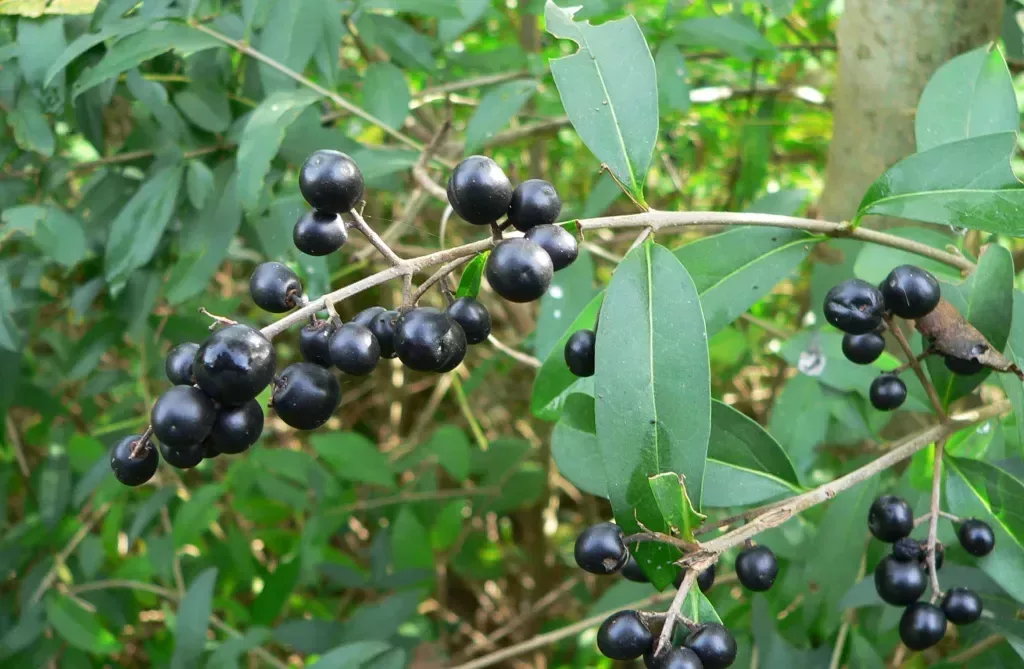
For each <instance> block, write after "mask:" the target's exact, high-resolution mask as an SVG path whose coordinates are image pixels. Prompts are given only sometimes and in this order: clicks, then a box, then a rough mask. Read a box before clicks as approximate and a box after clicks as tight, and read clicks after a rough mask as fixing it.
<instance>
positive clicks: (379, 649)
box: [308, 641, 390, 669]
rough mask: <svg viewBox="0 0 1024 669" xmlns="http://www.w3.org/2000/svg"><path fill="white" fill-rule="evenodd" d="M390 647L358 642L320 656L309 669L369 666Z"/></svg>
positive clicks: (346, 668)
mask: <svg viewBox="0 0 1024 669" xmlns="http://www.w3.org/2000/svg"><path fill="white" fill-rule="evenodd" d="M389 648H390V646H389V645H388V644H386V643H384V642H382V641H357V642H355V643H349V644H345V645H344V646H338V647H337V648H335V649H334V650H332V651H330V652H328V653H325V654H324V655H321V656H320V659H319V660H317V661H316V662H314V663H313V664H311V665H309V667H308V669H355V668H356V667H362V666H369V665H368V664H367V663H368V662H369V661H370V660H372V659H373V658H375V657H377V656H378V655H381V654H382V653H385V652H387V650H388V649H389Z"/></svg>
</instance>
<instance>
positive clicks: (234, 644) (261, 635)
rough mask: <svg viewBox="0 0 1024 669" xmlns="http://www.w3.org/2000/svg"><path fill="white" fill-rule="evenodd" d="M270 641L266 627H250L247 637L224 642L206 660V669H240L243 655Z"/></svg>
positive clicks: (246, 632)
mask: <svg viewBox="0 0 1024 669" xmlns="http://www.w3.org/2000/svg"><path fill="white" fill-rule="evenodd" d="M269 640H270V630H268V629H267V628H266V627H250V628H249V629H247V630H245V635H244V636H241V637H235V638H232V639H228V640H226V641H222V642H221V643H220V644H219V645H218V646H217V649H216V650H215V651H213V652H212V653H210V657H209V659H207V660H206V665H205V669H238V666H239V661H240V660H241V657H242V655H244V654H245V653H247V652H249V651H250V650H252V649H254V648H256V647H257V646H261V645H263V644H265V643H266V642H267V641H269Z"/></svg>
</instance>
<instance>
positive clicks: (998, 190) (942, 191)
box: [860, 184, 1024, 214]
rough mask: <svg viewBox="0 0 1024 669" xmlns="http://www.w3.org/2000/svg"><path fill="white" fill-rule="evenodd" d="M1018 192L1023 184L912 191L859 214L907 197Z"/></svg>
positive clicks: (1023, 187) (1023, 186)
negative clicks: (1008, 186)
mask: <svg viewBox="0 0 1024 669" xmlns="http://www.w3.org/2000/svg"><path fill="white" fill-rule="evenodd" d="M1018 191H1019V192H1021V193H1024V184H1018V185H1015V186H1013V187H1011V188H936V189H932V190H918V191H914V192H913V193H902V194H900V195H888V196H886V197H882V198H879V199H877V200H874V201H872V202H871V203H870V204H868V206H867V207H866V208H864V209H861V210H860V213H861V214H868V213H870V209H871V208H872V207H874V206H875V205H877V204H885V203H887V202H893V201H895V200H902V199H904V198H909V197H922V196H929V195H935V194H942V195H945V194H947V193H948V194H954V193H1014V192H1018Z"/></svg>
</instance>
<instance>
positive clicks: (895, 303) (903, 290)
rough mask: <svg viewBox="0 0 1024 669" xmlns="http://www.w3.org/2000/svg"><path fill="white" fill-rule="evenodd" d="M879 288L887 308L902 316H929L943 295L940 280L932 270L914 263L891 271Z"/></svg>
mask: <svg viewBox="0 0 1024 669" xmlns="http://www.w3.org/2000/svg"><path fill="white" fill-rule="evenodd" d="M879 288H881V290H882V297H883V298H884V299H885V308H886V309H888V310H889V311H891V312H892V313H894V314H896V315H897V316H899V317H900V318H922V317H924V316H927V315H928V314H930V313H931V312H932V310H933V309H934V308H935V307H936V306H937V305H938V304H939V298H941V297H942V291H941V290H940V289H939V282H938V281H936V280H935V277H934V276H932V274H931V272H928V271H926V270H923V269H921V268H920V267H914V266H913V265H900V266H899V267H897V268H896V269H894V270H893V271H891V272H889V276H887V277H885V280H884V281H882V285H881V286H879Z"/></svg>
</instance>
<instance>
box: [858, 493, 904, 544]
mask: <svg viewBox="0 0 1024 669" xmlns="http://www.w3.org/2000/svg"><path fill="white" fill-rule="evenodd" d="M868 529H870V530H871V534H873V535H875V538H876V539H880V540H881V541H885V542H887V543H892V542H893V541H896V540H897V539H902V538H903V537H907V536H910V531H911V530H913V529H914V512H913V510H911V508H910V505H909V504H907V503H906V502H905V501H904V500H903V499H901V498H899V497H896V496H895V495H882V496H881V497H879V498H878V499H876V500H875V501H874V502H872V503H871V508H870V509H869V510H868Z"/></svg>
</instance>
